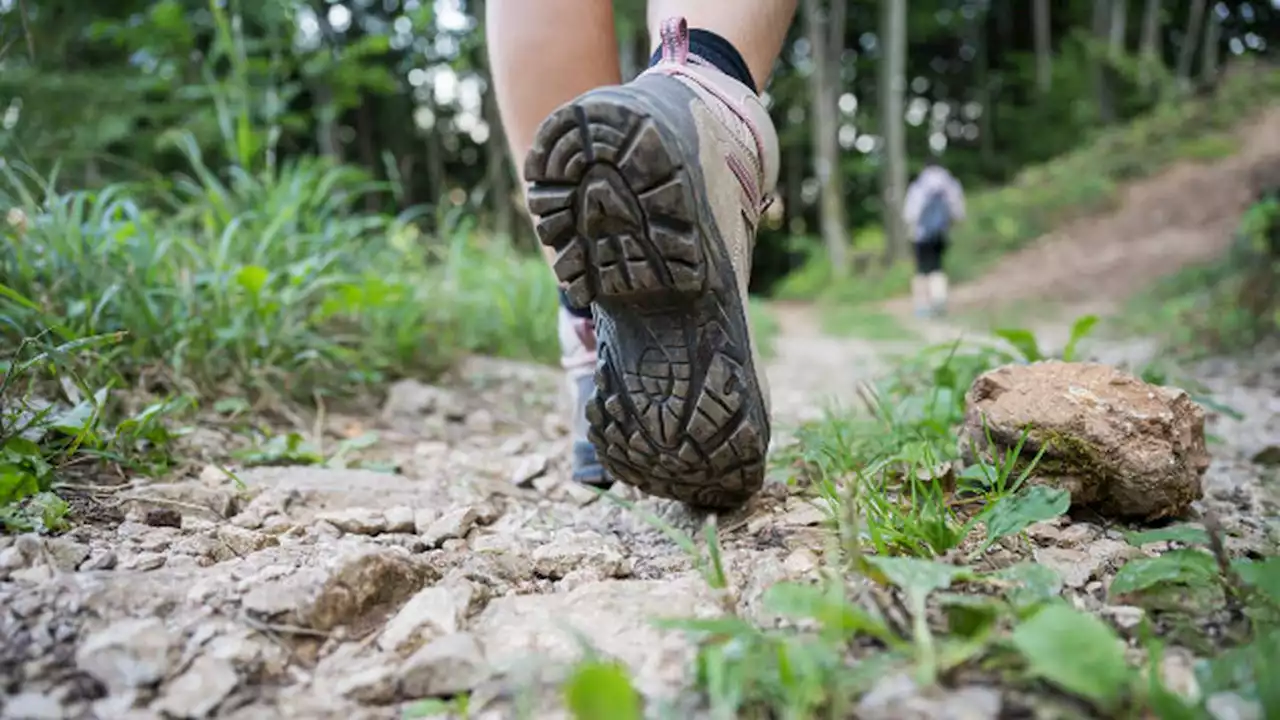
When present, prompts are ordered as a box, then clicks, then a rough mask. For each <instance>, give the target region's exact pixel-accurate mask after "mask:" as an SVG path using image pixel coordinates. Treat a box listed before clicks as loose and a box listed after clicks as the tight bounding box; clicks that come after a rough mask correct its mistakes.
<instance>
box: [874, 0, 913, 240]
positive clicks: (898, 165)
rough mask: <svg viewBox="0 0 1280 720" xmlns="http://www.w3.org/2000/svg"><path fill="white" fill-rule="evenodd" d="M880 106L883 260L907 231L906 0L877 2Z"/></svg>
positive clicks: (903, 237) (905, 237) (904, 238)
mask: <svg viewBox="0 0 1280 720" xmlns="http://www.w3.org/2000/svg"><path fill="white" fill-rule="evenodd" d="M880 19H881V27H880V37H881V38H882V39H883V43H884V47H883V53H884V56H883V57H882V58H881V61H880V66H881V76H880V95H881V98H880V107H881V111H882V112H883V116H882V120H881V125H882V126H883V128H884V129H883V135H884V156H883V157H884V162H883V164H882V166H881V172H882V173H883V175H882V180H881V183H882V185H883V192H884V220H885V229H886V230H887V233H886V237H885V248H884V249H885V257H884V259H885V264H886V265H889V264H892V263H893V262H894V261H895V260H897V257H898V252H899V251H900V250H902V249H904V248H905V246H906V242H907V231H906V227H905V223H904V222H903V219H902V200H903V197H904V196H905V195H906V187H907V148H906V137H905V133H904V130H903V127H902V124H903V115H902V103H903V97H902V96H903V93H904V92H905V90H906V84H907V78H906V75H907V0H886V1H885V2H883V3H881V15H880Z"/></svg>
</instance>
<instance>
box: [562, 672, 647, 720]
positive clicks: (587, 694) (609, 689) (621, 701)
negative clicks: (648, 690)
mask: <svg viewBox="0 0 1280 720" xmlns="http://www.w3.org/2000/svg"><path fill="white" fill-rule="evenodd" d="M564 698H565V704H566V705H568V706H569V711H570V712H571V713H573V717H574V719H575V720H640V717H641V713H640V710H641V707H640V693H638V692H636V689H635V688H634V687H632V686H631V679H630V678H629V677H628V676H627V671H626V669H625V668H623V667H622V666H621V665H617V664H615V663H603V662H592V663H585V664H583V665H579V666H578V667H577V668H576V669H575V670H574V671H573V675H572V676H570V678H569V680H568V682H566V683H565V687H564Z"/></svg>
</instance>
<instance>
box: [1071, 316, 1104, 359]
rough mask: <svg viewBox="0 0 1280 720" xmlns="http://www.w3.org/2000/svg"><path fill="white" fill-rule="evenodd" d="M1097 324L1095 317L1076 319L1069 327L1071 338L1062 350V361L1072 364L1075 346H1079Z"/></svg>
mask: <svg viewBox="0 0 1280 720" xmlns="http://www.w3.org/2000/svg"><path fill="white" fill-rule="evenodd" d="M1097 324H1098V316H1097V315H1083V316H1081V317H1078V318H1076V321H1075V323H1073V324H1072V325H1071V337H1070V338H1069V339H1068V340H1067V346H1066V347H1065V348H1063V349H1062V359H1063V360H1065V361H1067V362H1072V361H1073V360H1075V359H1076V346H1078V345H1079V344H1080V341H1081V340H1083V339H1084V338H1085V337H1086V336H1087V335H1088V334H1089V333H1090V332H1091V331H1092V330H1093V326H1094V325H1097Z"/></svg>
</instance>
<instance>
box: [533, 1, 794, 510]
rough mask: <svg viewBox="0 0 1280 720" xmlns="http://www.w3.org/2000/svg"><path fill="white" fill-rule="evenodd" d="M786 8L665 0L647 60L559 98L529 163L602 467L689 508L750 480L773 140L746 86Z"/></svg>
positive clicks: (764, 428)
mask: <svg viewBox="0 0 1280 720" xmlns="http://www.w3.org/2000/svg"><path fill="white" fill-rule="evenodd" d="M794 5H795V3H794V2H793V0H787V1H786V2H780V1H778V0H761V1H758V2H752V3H738V2H727V1H725V0H717V1H716V2H714V3H712V2H710V1H709V0H708V1H706V2H699V3H696V4H695V3H692V2H684V3H671V2H663V3H661V5H660V6H659V7H655V8H653V9H652V12H651V15H650V17H651V18H653V19H654V21H655V23H654V24H655V30H656V32H657V35H658V37H659V38H660V41H661V42H660V44H659V47H660V51H659V52H658V53H657V54H656V55H655V58H654V62H653V63H652V64H651V67H650V68H649V70H647V71H646V72H645V73H643V74H641V76H640V77H639V78H637V79H636V80H635V81H633V82H630V83H628V84H627V85H625V86H621V87H612V88H602V89H599V90H595V91H591V92H587V93H586V94H584V95H582V96H580V97H578V98H576V99H574V100H573V101H572V102H571V103H569V104H567V105H565V106H562V107H561V108H559V109H557V110H555V111H554V112H553V113H552V114H551V115H550V116H549V117H548V118H547V119H546V120H545V121H544V122H543V123H542V125H541V126H540V127H539V128H538V131H537V133H536V134H535V136H534V139H533V143H532V146H531V150H530V153H529V158H528V161H527V164H526V166H525V179H526V181H527V182H528V183H529V184H530V185H529V188H528V190H527V192H526V197H527V199H528V202H529V210H530V213H531V214H532V215H534V216H536V217H537V218H538V222H537V230H538V236H539V238H540V240H541V241H542V243H543V244H544V245H546V246H549V247H551V248H554V250H555V254H556V257H555V259H554V260H553V263H552V266H553V268H554V270H555V272H556V276H557V277H558V278H559V280H560V282H561V284H562V287H564V289H565V291H566V294H567V298H568V300H569V304H570V305H572V306H574V307H579V308H582V307H586V306H588V305H589V306H591V308H592V311H593V315H594V318H595V323H596V330H597V332H598V334H599V356H598V362H597V365H596V373H595V386H596V389H597V390H596V393H595V395H594V396H593V397H591V398H590V399H589V400H588V403H587V410H586V417H587V419H588V422H589V425H590V431H589V434H590V438H591V441H592V444H593V445H594V447H595V448H596V451H597V453H598V456H599V458H600V460H601V461H602V463H603V464H604V466H605V468H606V469H607V471H608V476H609V478H610V479H617V480H622V481H624V482H626V483H629V484H632V485H636V486H637V487H640V488H641V489H643V490H646V491H648V492H650V493H653V494H656V495H661V496H665V497H671V498H676V499H680V500H685V501H688V502H691V503H693V504H696V505H703V506H717V507H725V506H732V505H737V504H739V503H741V502H743V501H744V500H746V499H747V498H748V497H750V496H751V494H753V493H754V492H755V491H756V490H758V489H759V487H760V486H761V483H762V482H763V479H764V461H765V453H766V450H767V448H768V444H769V432H770V427H769V417H768V393H767V390H766V389H765V387H764V378H763V368H760V367H757V365H756V358H755V352H754V348H753V346H752V342H751V337H750V328H749V325H748V323H747V314H746V307H747V298H746V287H747V280H748V276H749V274H750V266H751V250H752V245H753V243H754V235H755V227H756V225H757V223H758V222H759V219H760V213H761V210H762V208H763V207H764V204H765V203H764V201H765V198H766V197H767V196H768V195H770V194H771V193H772V191H773V189H774V186H775V185H776V183H777V175H778V138H777V133H776V131H775V130H774V127H773V123H772V121H771V120H770V118H769V114H768V111H767V110H766V109H765V108H764V105H763V104H762V103H761V101H760V98H759V96H758V94H757V92H756V88H755V86H756V85H757V84H758V83H759V82H761V81H763V80H765V79H766V77H767V74H768V68H769V66H771V65H772V63H773V57H772V55H776V53H777V51H778V48H779V46H780V45H781V43H782V39H783V36H784V34H785V29H786V28H785V24H786V22H787V21H788V20H789V19H790V18H789V15H790V13H791V11H792V10H794ZM707 6H711V7H714V8H716V9H717V10H718V12H708V11H707ZM687 12H696V13H697V14H696V16H695V22H694V23H693V24H690V23H687V22H686V21H685V18H684V17H681V14H682V13H687ZM663 14H669V15H670V17H662V15H663ZM699 24H701V25H702V26H701V27H700V26H699ZM708 25H709V26H710V28H708V27H706V26H708ZM721 33H728V34H729V35H730V37H726V36H724V35H722V34H721ZM735 43H740V44H742V45H743V47H737V46H735ZM748 58H750V59H748Z"/></svg>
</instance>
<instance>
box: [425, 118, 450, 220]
mask: <svg viewBox="0 0 1280 720" xmlns="http://www.w3.org/2000/svg"><path fill="white" fill-rule="evenodd" d="M423 104H424V105H426V108H427V109H428V110H430V111H431V112H432V114H433V115H435V114H436V105H435V93H426V95H425V98H424V100H423ZM435 122H436V124H435V125H434V126H432V127H431V128H430V129H428V130H427V137H426V144H427V153H426V154H427V168H426V170H427V197H428V198H430V199H431V207H432V208H433V209H436V210H438V209H439V207H440V201H441V199H442V198H443V197H444V193H445V165H444V144H443V143H442V142H441V141H440V134H441V133H440V119H439V116H438V115H436V121H435Z"/></svg>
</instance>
